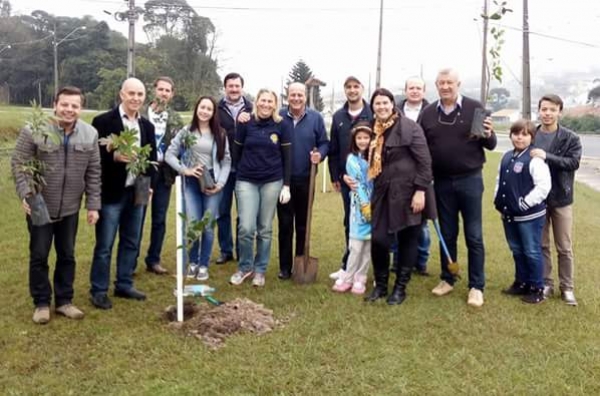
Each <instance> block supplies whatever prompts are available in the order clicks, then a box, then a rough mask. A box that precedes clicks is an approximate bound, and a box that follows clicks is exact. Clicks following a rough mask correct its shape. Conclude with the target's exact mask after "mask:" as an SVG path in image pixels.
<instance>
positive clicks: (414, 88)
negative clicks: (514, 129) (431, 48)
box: [394, 76, 431, 276]
mask: <svg viewBox="0 0 600 396" xmlns="http://www.w3.org/2000/svg"><path fill="white" fill-rule="evenodd" d="M404 94H405V95H406V99H404V100H402V101H401V102H400V104H399V105H398V110H400V113H402V115H404V116H406V117H407V118H410V119H411V120H413V121H415V122H416V121H417V120H418V118H419V116H420V115H421V113H422V112H423V110H424V109H425V107H427V105H428V104H429V102H428V101H427V99H425V81H423V79H422V78H421V77H418V76H413V77H409V78H408V79H406V82H405V83H404ZM430 246H431V236H430V234H429V225H428V224H427V221H425V222H424V223H423V227H422V229H421V234H420V235H419V248H418V250H419V258H418V260H417V264H416V266H415V273H417V274H419V275H423V276H428V275H429V273H428V272H427V260H428V259H429V248H430ZM397 264H398V253H397V252H395V254H394V265H397Z"/></svg>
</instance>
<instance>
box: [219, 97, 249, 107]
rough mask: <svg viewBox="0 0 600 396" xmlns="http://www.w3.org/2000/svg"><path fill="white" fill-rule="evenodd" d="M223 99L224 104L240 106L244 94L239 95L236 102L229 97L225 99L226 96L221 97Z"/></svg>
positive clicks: (242, 102)
mask: <svg viewBox="0 0 600 396" xmlns="http://www.w3.org/2000/svg"><path fill="white" fill-rule="evenodd" d="M223 100H224V101H225V104H226V105H229V106H240V105H242V104H244V96H243V95H242V96H240V98H239V99H238V100H237V102H232V101H230V100H229V99H227V96H226V97H224V98H223Z"/></svg>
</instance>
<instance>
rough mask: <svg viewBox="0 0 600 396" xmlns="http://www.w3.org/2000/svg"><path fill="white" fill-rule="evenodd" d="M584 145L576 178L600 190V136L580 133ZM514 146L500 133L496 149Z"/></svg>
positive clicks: (501, 150) (502, 149)
mask: <svg viewBox="0 0 600 396" xmlns="http://www.w3.org/2000/svg"><path fill="white" fill-rule="evenodd" d="M579 136H580V138H581V144H582V146H583V159H582V160H581V166H580V168H579V170H578V171H577V173H576V174H575V178H576V180H577V181H579V182H581V183H584V184H587V185H588V186H590V187H591V188H593V189H595V190H597V191H600V136H598V135H593V136H592V135H579ZM511 147H512V145H511V143H510V140H509V139H508V135H504V134H499V135H498V145H497V146H496V151H499V152H502V153H504V152H506V151H508V150H510V148H511Z"/></svg>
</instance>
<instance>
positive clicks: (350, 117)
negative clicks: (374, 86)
mask: <svg viewBox="0 0 600 396" xmlns="http://www.w3.org/2000/svg"><path fill="white" fill-rule="evenodd" d="M363 90H364V87H363V85H362V83H361V82H360V80H359V79H358V78H356V77H354V76H349V77H348V78H346V80H345V81H344V94H345V95H346V103H344V105H343V106H342V108H340V109H339V110H337V111H336V112H335V113H334V114H333V119H332V121H331V131H330V139H331V140H330V142H329V175H330V178H331V183H332V184H333V188H334V189H335V191H336V192H340V193H341V195H342V201H343V203H344V232H345V239H344V240H345V242H346V250H345V251H344V256H343V257H342V268H341V269H340V270H338V271H336V272H334V273H332V274H331V275H330V278H332V279H337V278H338V277H339V275H340V274H341V273H342V272H343V271H344V269H345V268H346V262H347V260H348V253H349V252H348V232H349V215H350V188H349V187H348V186H347V185H346V183H344V181H343V179H342V178H343V176H344V174H345V170H346V158H347V157H348V153H349V151H350V136H351V130H352V128H353V127H354V125H355V124H356V123H357V122H359V121H368V122H370V121H372V119H373V114H372V113H371V108H370V107H369V105H368V103H367V102H366V101H365V100H364V99H363V97H362V95H363Z"/></svg>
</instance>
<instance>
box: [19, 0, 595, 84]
mask: <svg viewBox="0 0 600 396" xmlns="http://www.w3.org/2000/svg"><path fill="white" fill-rule="evenodd" d="M165 1H168V0H165ZM144 2H145V1H144V0H137V2H136V3H137V4H136V5H140V6H141V5H143V3H144ZM11 3H12V6H13V12H14V13H21V14H29V13H31V12H32V11H33V10H36V9H43V10H45V11H47V12H50V13H52V14H55V15H64V16H72V17H76V16H77V17H78V16H83V15H85V14H88V15H92V16H93V17H94V18H96V19H98V20H105V21H106V22H108V23H109V25H110V27H111V28H112V29H114V30H118V31H120V32H122V33H123V34H124V35H126V34H127V23H126V22H117V21H116V20H115V19H114V18H113V17H111V16H109V15H106V14H105V13H103V10H108V11H111V12H116V11H124V10H125V9H126V6H127V2H126V1H124V0H69V1H68V2H67V1H60V2H59V1H54V2H49V1H42V0H12V1H11ZM490 3H491V4H493V2H492V1H491V0H490ZM188 4H189V5H190V6H192V7H193V8H194V9H195V10H196V11H197V12H198V14H200V15H203V16H206V17H209V18H210V19H211V20H212V22H213V23H214V25H215V26H216V27H217V30H218V33H219V37H218V43H217V46H218V50H219V64H220V67H219V74H220V75H221V76H224V75H225V74H226V73H227V72H230V71H237V72H239V73H241V74H242V75H243V76H244V77H245V79H246V90H247V91H248V92H250V93H252V94H255V93H256V91H257V90H258V89H259V88H261V87H269V88H272V89H275V90H279V89H280V86H281V81H282V79H285V77H286V76H287V73H288V72H289V70H290V69H291V67H292V66H293V64H294V63H295V62H296V61H297V60H298V59H300V58H302V59H304V60H305V61H306V62H307V64H308V65H309V66H310V67H311V69H312V70H313V72H314V73H315V75H316V76H317V77H319V78H320V79H322V80H324V81H325V82H326V83H327V87H326V88H324V91H325V92H326V93H329V92H331V88H332V86H333V87H335V89H336V91H340V90H341V85H342V83H343V80H344V79H345V77H346V76H348V75H350V74H353V75H356V76H357V77H358V78H360V79H361V80H362V81H363V84H364V85H365V86H366V87H367V88H368V85H369V78H371V83H372V85H373V86H374V84H375V72H376V59H377V38H378V23H379V0H304V1H286V0H252V1H249V0H188ZM288 4H289V5H288ZM482 6H483V0H460V1H459V0H456V1H450V0H385V2H384V22H383V62H382V85H383V86H387V87H397V86H400V85H402V84H403V81H404V79H405V78H406V77H408V76H410V75H414V74H419V73H420V71H421V67H422V69H423V73H424V77H425V79H426V81H427V82H428V83H431V82H432V81H433V79H434V78H435V74H436V71H437V70H439V69H440V68H442V67H446V66H452V67H455V68H457V69H458V70H459V71H460V72H461V75H462V77H463V80H464V79H466V78H469V77H471V78H479V77H478V76H479V74H480V70H481V58H480V56H481V25H482V23H481V18H480V17H479V15H480V13H481V10H482ZM492 7H493V5H492ZM508 7H509V8H512V9H513V10H514V11H513V13H511V14H508V15H507V16H506V17H504V18H503V19H502V21H501V23H502V24H503V25H505V26H506V27H507V28H506V33H505V36H506V44H505V46H504V48H503V49H502V59H503V62H504V63H503V67H504V71H505V74H506V79H507V80H509V81H511V80H512V81H514V80H515V79H520V74H521V72H520V59H521V58H520V55H521V42H522V33H521V32H520V31H519V29H520V26H521V23H522V1H521V0H518V1H517V0H508ZM529 13H530V21H529V23H530V31H531V32H532V33H538V34H541V35H538V34H532V35H531V38H530V42H531V44H530V46H531V53H532V60H531V72H532V76H533V77H534V78H535V76H536V75H542V74H547V73H550V72H554V71H576V70H577V71H585V70H590V69H591V67H592V66H593V65H594V64H596V65H598V59H600V36H599V35H598V34H597V32H598V27H599V26H600V0H570V1H566V0H530V1H529ZM141 22H142V20H141V19H140V21H139V23H138V33H137V36H136V41H146V38H145V36H144V34H143V32H142V30H141V24H142V23H141ZM542 35H548V36H553V37H555V38H551V37H544V36H542ZM125 63H126V60H125V59H123V64H124V65H125Z"/></svg>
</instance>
